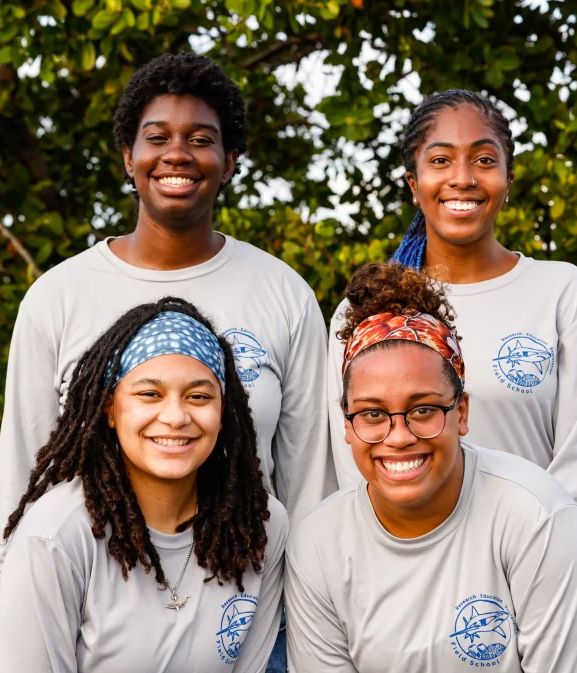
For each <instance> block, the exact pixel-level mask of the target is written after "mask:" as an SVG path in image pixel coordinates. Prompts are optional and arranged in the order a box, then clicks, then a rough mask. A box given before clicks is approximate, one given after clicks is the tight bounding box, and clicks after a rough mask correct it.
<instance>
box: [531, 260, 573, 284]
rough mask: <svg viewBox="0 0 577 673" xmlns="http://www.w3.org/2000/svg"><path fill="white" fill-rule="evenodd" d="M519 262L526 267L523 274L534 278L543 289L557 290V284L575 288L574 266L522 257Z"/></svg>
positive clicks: (566, 263) (567, 263) (568, 263)
mask: <svg viewBox="0 0 577 673" xmlns="http://www.w3.org/2000/svg"><path fill="white" fill-rule="evenodd" d="M521 261H522V262H523V264H524V265H525V267H526V271H525V273H526V274H527V275H529V276H533V277H534V278H536V279H537V280H538V281H539V282H540V283H541V284H543V286H544V287H545V288H550V287H551V288H555V287H557V288H558V287H559V284H561V285H563V286H565V287H566V286H572V287H574V288H577V266H575V264H571V263H570V262H561V261H551V260H545V259H534V258H533V257H522V258H521Z"/></svg>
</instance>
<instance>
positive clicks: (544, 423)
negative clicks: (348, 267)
mask: <svg viewBox="0 0 577 673" xmlns="http://www.w3.org/2000/svg"><path fill="white" fill-rule="evenodd" d="M513 149H514V144H513V140H512V137H511V130H510V128H509V122H508V121H507V119H506V118H505V116H504V115H503V114H502V112H501V111H500V110H499V108H498V107H497V106H496V105H495V104H494V103H492V102H491V101H490V100H489V99H488V98H485V97H484V96H481V95H479V94H475V93H471V92H469V91H463V90H452V91H444V92H441V93H438V94H435V95H433V96H430V97H429V98H426V99H425V100H424V101H423V103H422V104H421V105H420V106H419V107H418V108H417V109H416V110H415V112H414V114H413V116H412V117H411V119H410V121H409V122H408V124H407V127H406V129H405V133H404V138H403V145H402V153H403V160H404V163H405V168H406V180H407V183H408V185H409V187H410V189H411V194H412V198H413V204H414V205H415V206H416V207H417V211H416V214H415V218H414V220H413V222H412V224H411V226H410V227H409V230H408V231H407V234H406V236H405V238H404V239H403V241H402V242H401V245H400V247H399V249H398V250H397V252H396V253H395V255H394V256H393V260H394V261H397V262H400V263H401V264H404V265H405V266H409V267H412V268H416V269H421V268H424V269H426V270H427V272H428V273H429V274H430V275H431V276H434V277H437V278H440V279H441V280H443V281H445V282H447V283H448V286H447V290H448V296H449V299H450V301H451V304H452V305H453V307H454V309H455V312H456V316H457V327H458V330H459V333H460V334H461V336H462V337H463V354H464V357H465V362H466V365H467V370H468V372H469V375H468V388H469V393H470V395H471V399H472V400H474V404H473V406H472V409H471V416H470V419H469V420H470V440H471V441H472V442H474V443H476V444H480V445H482V446H490V447H492V448H496V449H499V450H502V451H508V452H512V453H516V454H518V455H520V456H522V457H524V458H527V459H528V460H531V461H532V462H534V463H536V464H537V465H539V466H541V467H542V468H544V469H546V470H548V471H549V472H551V474H553V475H554V476H555V477H556V478H557V479H558V480H559V481H560V482H561V483H562V484H563V485H564V486H565V488H566V489H567V490H568V491H569V492H570V494H571V495H572V496H573V498H577V407H576V406H575V398H576V397H577V349H575V344H576V343H577V269H576V268H575V266H573V265H572V264H567V263H565V262H550V261H538V260H535V259H531V258H529V257H525V256H524V255H522V254H520V253H516V252H512V251H510V250H507V248H505V247H504V246H503V245H501V244H500V243H499V241H498V240H497V239H496V237H495V231H494V225H495V220H496V218H497V216H498V214H499V212H500V210H501V208H502V207H503V206H504V204H505V202H506V201H507V200H508V193H509V187H510V184H511V181H512V180H513ZM343 308H344V306H342V305H341V306H340V307H339V308H338V309H337V311H336V314H335V319H334V320H333V323H332V326H331V332H332V335H331V340H330V341H331V343H330V350H331V366H330V368H329V369H330V373H329V400H330V402H329V403H330V416H331V435H332V443H333V451H334V456H335V461H336V464H337V471H338V473H339V483H340V485H343V483H345V482H346V481H348V480H349V479H350V478H351V477H353V476H355V475H356V473H357V471H356V468H355V467H354V464H353V461H352V458H351V457H350V451H349V450H348V447H347V446H346V444H345V442H344V437H343V428H342V425H343V424H342V415H341V412H340V408H339V399H340V393H341V384H340V381H339V376H340V360H341V353H342V346H340V345H339V344H338V341H337V339H336V337H335V334H336V332H337V331H338V330H339V329H340V324H341V321H340V318H339V316H340V315H341V314H342V312H343ZM377 310H378V307H377Z"/></svg>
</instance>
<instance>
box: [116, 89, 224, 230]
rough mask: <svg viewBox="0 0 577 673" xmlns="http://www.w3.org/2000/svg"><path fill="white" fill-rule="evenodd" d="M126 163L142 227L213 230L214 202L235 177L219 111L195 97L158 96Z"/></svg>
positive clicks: (126, 150) (144, 117) (142, 121)
mask: <svg viewBox="0 0 577 673" xmlns="http://www.w3.org/2000/svg"><path fill="white" fill-rule="evenodd" d="M123 154H124V165H125V168H126V172H127V173H128V175H129V176H130V177H131V178H133V180H134V183H135V185H136V189H137V191H138V195H139V197H140V204H139V224H142V223H143V222H146V221H149V220H152V221H153V222H154V223H156V224H157V225H160V226H163V225H169V226H170V225H174V224H176V226H183V225H184V226H190V224H191V223H192V224H204V225H206V226H208V227H211V226H212V210H213V206H214V201H215V199H216V196H217V194H218V192H219V190H220V188H221V187H222V186H223V185H225V184H226V183H227V182H228V180H229V179H230V178H231V176H232V174H233V172H234V167H235V163H236V152H234V151H233V152H229V153H225V151H224V147H223V144H222V134H221V128H220V122H219V119H218V115H217V113H216V112H215V111H214V110H213V109H212V108H211V107H209V106H208V105H207V104H206V103H205V102H204V101H203V100H202V99H200V98H195V97H194V96H189V95H184V96H173V95H165V96H158V97H157V98H154V99H153V100H152V101H151V102H150V103H149V104H148V105H147V106H146V107H145V108H144V111H143V113H142V117H141V119H140V123H139V126H138V131H137V134H136V139H135V141H134V145H133V146H132V148H128V147H126V148H124V152H123Z"/></svg>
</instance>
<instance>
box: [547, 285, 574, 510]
mask: <svg viewBox="0 0 577 673" xmlns="http://www.w3.org/2000/svg"><path fill="white" fill-rule="evenodd" d="M557 314H558V323H559V341H558V344H557V357H558V362H557V399H556V403H555V410H554V416H553V431H554V433H555V440H554V444H553V459H552V461H551V464H550V465H549V468H548V471H549V472H550V473H551V474H552V475H553V476H554V477H555V478H556V479H557V480H558V481H560V482H561V483H562V484H563V486H564V487H565V488H566V489H567V490H568V491H569V493H570V494H571V497H572V498H573V499H574V500H577V405H576V404H575V400H576V399H577V349H576V348H575V344H577V279H576V280H575V282H574V283H571V284H570V285H569V286H567V287H566V288H565V291H564V293H563V296H562V299H561V301H560V302H559V307H558V310H557Z"/></svg>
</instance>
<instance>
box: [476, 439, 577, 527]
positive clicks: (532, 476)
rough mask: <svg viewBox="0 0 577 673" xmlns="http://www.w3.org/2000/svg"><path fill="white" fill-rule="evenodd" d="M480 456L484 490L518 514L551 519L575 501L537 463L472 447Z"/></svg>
mask: <svg viewBox="0 0 577 673" xmlns="http://www.w3.org/2000/svg"><path fill="white" fill-rule="evenodd" d="M469 448H470V449H471V450H473V451H475V452H476V454H477V456H478V463H477V473H478V476H479V481H480V486H481V490H484V491H485V495H487V496H488V497H489V498H491V499H497V498H498V499H499V502H500V503H501V505H506V506H507V508H509V509H512V510H514V511H516V512H517V513H518V514H519V515H522V516H527V515H528V516H529V517H530V518H531V517H538V518H540V517H548V516H550V515H551V514H554V513H555V512H557V511H559V510H561V509H563V508H564V507H566V506H568V505H575V502H574V501H573V499H572V498H571V496H570V495H569V494H568V493H567V491H566V490H565V489H564V488H563V486H561V484H560V483H559V482H558V481H557V480H556V479H555V478H554V477H552V476H551V475H550V474H549V473H548V472H546V471H545V470H543V469H542V468H540V467H539V466H538V465H535V463H532V462H531V461H529V460H525V459H524V458H521V457H520V456H516V455H513V454H511V453H505V452H503V451H493V450H490V449H485V448H481V447H478V446H470V447H469Z"/></svg>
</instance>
